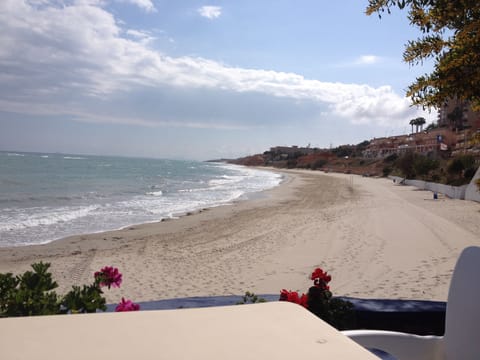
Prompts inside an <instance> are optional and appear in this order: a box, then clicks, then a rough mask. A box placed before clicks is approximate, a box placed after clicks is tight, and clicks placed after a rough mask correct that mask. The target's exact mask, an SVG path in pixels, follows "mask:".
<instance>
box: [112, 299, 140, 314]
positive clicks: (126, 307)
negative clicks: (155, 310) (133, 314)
mask: <svg viewBox="0 0 480 360" xmlns="http://www.w3.org/2000/svg"><path fill="white" fill-rule="evenodd" d="M137 310H140V305H138V304H135V303H134V302H132V300H125V299H124V298H123V297H122V301H121V302H120V303H119V304H118V305H117V307H116V308H115V311H117V312H119V311H137Z"/></svg>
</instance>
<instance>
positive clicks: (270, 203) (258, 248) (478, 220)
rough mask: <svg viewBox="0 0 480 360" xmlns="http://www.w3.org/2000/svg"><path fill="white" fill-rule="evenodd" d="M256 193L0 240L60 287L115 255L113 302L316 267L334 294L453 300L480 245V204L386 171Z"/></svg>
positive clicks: (284, 279)
mask: <svg viewBox="0 0 480 360" xmlns="http://www.w3.org/2000/svg"><path fill="white" fill-rule="evenodd" d="M284 173H285V174H286V181H285V182H284V183H283V184H282V185H280V186H279V187H277V188H275V189H273V190H270V191H268V192H266V193H265V194H264V196H259V197H258V198H256V199H251V200H247V201H239V202H237V203H235V204H234V205H230V206H221V207H217V208H213V209H208V210H204V211H201V212H198V213H195V214H190V215H188V216H184V217H182V218H180V219H177V220H168V221H163V222H159V223H152V224H144V225H138V226H131V227H128V228H126V229H123V230H120V231H112V232H106V233H98V234H89V235H81V236H74V237H70V238H67V239H63V240H59V241H55V242H52V243H50V244H46V245H39V246H27V247H16V248H1V249H0V272H13V273H20V272H23V271H25V270H27V269H29V268H30V264H31V263H33V262H38V261H44V262H50V263H51V264H52V272H53V274H54V277H55V279H56V280H57V282H58V283H59V288H58V289H57V290H58V292H59V293H64V292H66V291H67V290H68V289H69V288H70V286H71V285H72V284H84V283H90V282H91V281H92V279H93V273H94V272H95V271H97V270H99V269H100V268H101V267H103V266H105V265H112V266H115V267H118V268H119V270H120V271H121V272H122V273H123V284H122V287H121V288H120V289H112V290H107V291H106V297H107V301H108V302H113V303H115V302H118V301H119V299H120V298H121V297H122V296H123V297H126V298H130V299H132V300H134V301H149V300H159V299H167V298H175V297H188V296H210V295H233V294H235V295H241V294H243V293H244V292H245V291H253V292H255V293H269V294H275V293H279V291H280V290H281V289H282V288H286V289H290V290H299V291H306V290H307V289H308V287H309V286H310V284H311V282H310V280H309V279H308V276H309V274H310V273H311V271H312V270H313V269H314V268H315V267H317V266H320V267H322V268H323V269H324V270H326V271H328V272H329V273H330V274H331V275H332V278H333V279H332V282H331V290H332V291H333V293H334V295H346V296H353V297H362V298H401V299H425V300H446V297H447V292H448V285H449V282H450V276H451V273H452V270H453V267H454V264H455V261H456V259H457V257H458V255H459V253H460V252H461V250H462V249H463V248H464V247H466V246H469V245H480V235H479V234H480V204H479V203H475V202H469V201H462V200H452V199H447V198H444V197H442V196H440V198H439V199H438V200H433V197H432V193H430V192H427V191H419V190H417V189H415V188H412V187H408V186H401V185H397V184H394V183H393V182H392V181H390V180H387V179H376V178H366V177H359V176H352V175H344V174H324V173H322V172H311V171H285V172H284Z"/></svg>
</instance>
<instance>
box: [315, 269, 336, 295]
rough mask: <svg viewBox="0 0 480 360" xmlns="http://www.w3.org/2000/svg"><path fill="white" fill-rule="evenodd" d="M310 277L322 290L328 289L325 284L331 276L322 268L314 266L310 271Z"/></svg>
mask: <svg viewBox="0 0 480 360" xmlns="http://www.w3.org/2000/svg"><path fill="white" fill-rule="evenodd" d="M310 279H312V280H313V284H314V285H315V286H317V287H319V288H321V289H323V290H330V287H329V286H328V285H327V284H328V283H329V282H330V281H331V280H332V277H331V276H330V275H328V274H327V272H326V271H325V272H324V271H323V270H322V269H320V268H316V269H315V270H314V271H313V272H312V275H311V276H310Z"/></svg>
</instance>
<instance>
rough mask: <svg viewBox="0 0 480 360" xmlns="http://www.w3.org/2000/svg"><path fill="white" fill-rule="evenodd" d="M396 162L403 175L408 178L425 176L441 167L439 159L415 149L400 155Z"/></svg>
mask: <svg viewBox="0 0 480 360" xmlns="http://www.w3.org/2000/svg"><path fill="white" fill-rule="evenodd" d="M395 164H396V166H397V167H398V168H399V169H400V171H401V172H402V174H403V176H404V177H406V178H408V179H415V178H417V176H420V177H425V176H427V175H428V174H429V173H430V172H431V171H432V170H435V169H438V167H439V162H438V161H437V160H434V159H430V158H429V157H427V156H425V155H421V154H417V153H414V152H413V151H411V152H407V153H406V154H404V155H403V156H401V157H399V158H398V159H397V160H396V162H395Z"/></svg>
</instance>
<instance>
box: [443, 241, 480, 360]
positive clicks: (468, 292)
mask: <svg viewBox="0 0 480 360" xmlns="http://www.w3.org/2000/svg"><path fill="white" fill-rule="evenodd" d="M479 276H480V247H476V246H472V247H468V248H466V249H464V250H463V252H462V253H461V254H460V257H459V258H458V260H457V264H456V265H455V270H454V272H453V275H452V280H451V283H450V290H449V292H448V302H447V313H446V323H445V337H444V346H445V355H446V359H465V360H467V359H480V279H479Z"/></svg>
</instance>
